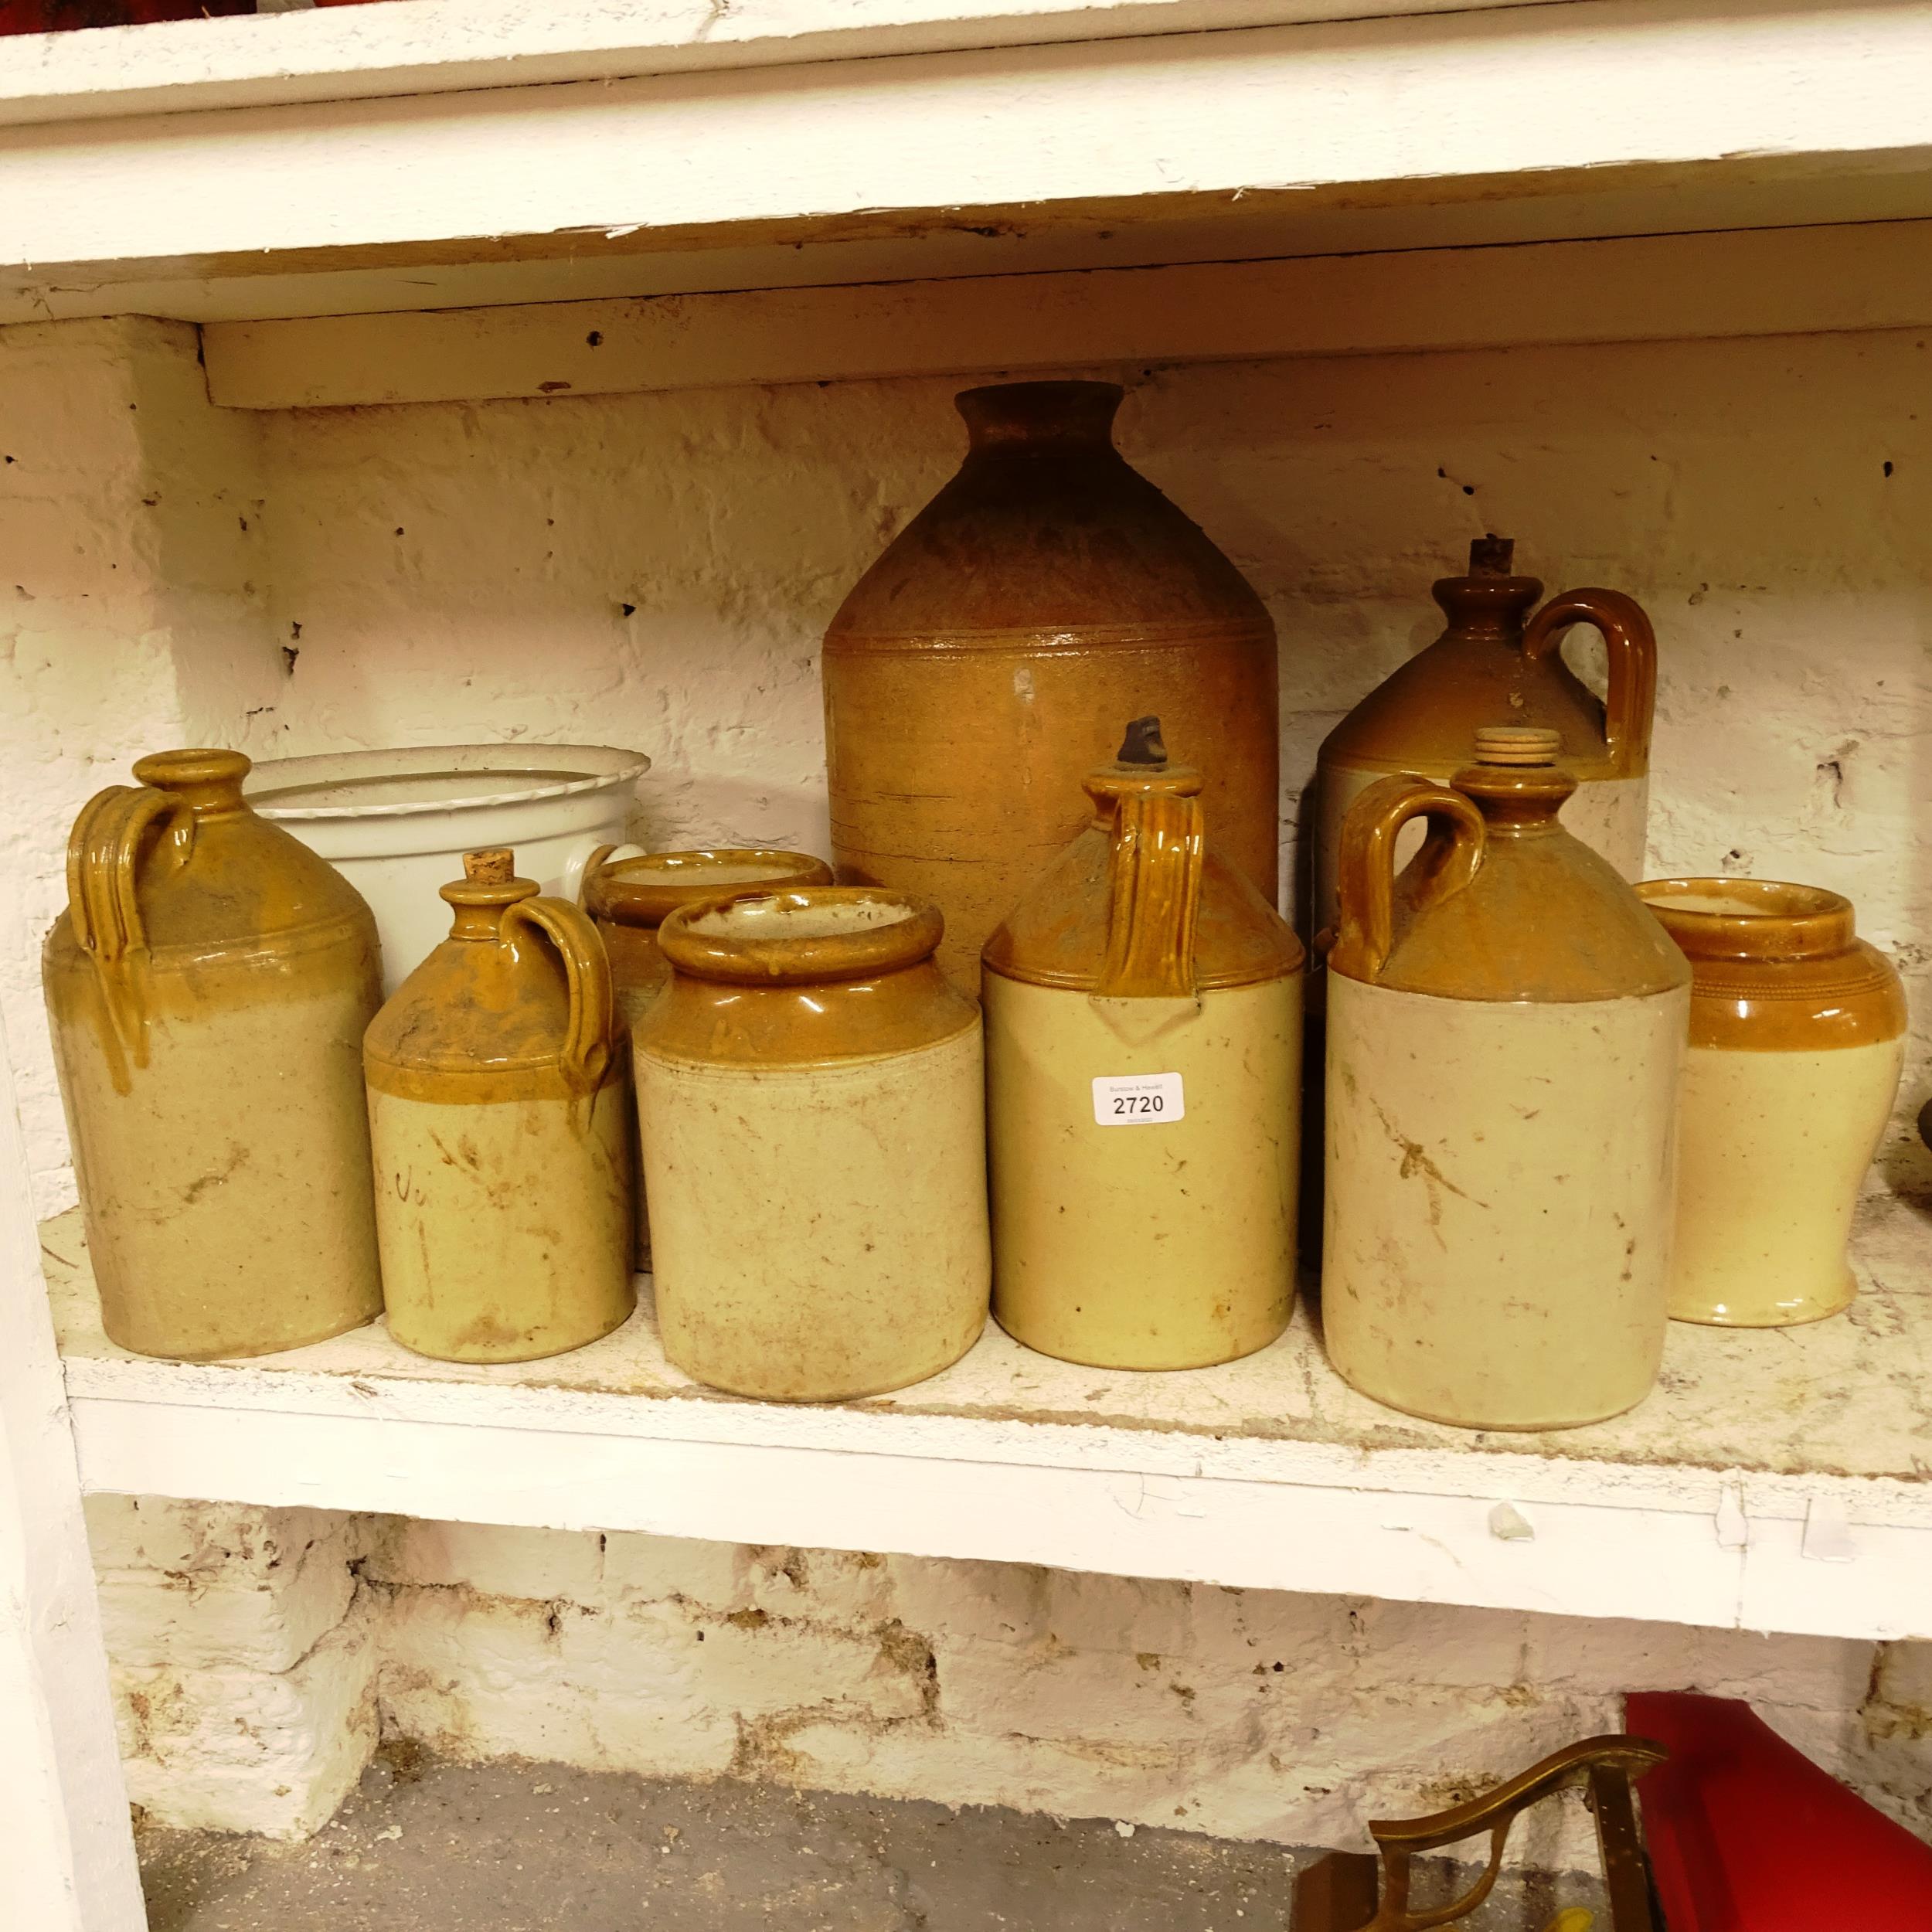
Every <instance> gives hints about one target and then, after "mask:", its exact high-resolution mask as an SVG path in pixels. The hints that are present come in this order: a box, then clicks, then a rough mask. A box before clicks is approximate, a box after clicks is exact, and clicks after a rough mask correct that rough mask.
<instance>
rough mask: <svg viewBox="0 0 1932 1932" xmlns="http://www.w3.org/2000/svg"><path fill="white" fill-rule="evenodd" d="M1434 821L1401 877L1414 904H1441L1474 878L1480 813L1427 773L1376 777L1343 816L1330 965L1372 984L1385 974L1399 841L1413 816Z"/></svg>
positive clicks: (1481, 841)
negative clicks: (1409, 882)
mask: <svg viewBox="0 0 1932 1932" xmlns="http://www.w3.org/2000/svg"><path fill="white" fill-rule="evenodd" d="M1411 818H1427V820H1428V821H1429V832H1428V836H1427V838H1424V839H1423V842H1422V849H1421V851H1420V852H1417V854H1416V855H1415V857H1414V858H1413V859H1410V862H1409V864H1408V866H1407V868H1406V871H1405V872H1404V876H1405V877H1408V876H1413V878H1414V879H1415V881H1416V886H1415V891H1414V894H1413V903H1414V905H1415V907H1416V910H1417V911H1421V910H1424V909H1425V908H1427V907H1428V906H1439V905H1440V904H1441V903H1442V902H1443V901H1444V900H1445V899H1448V898H1451V897H1452V896H1454V894H1455V893H1459V892H1461V890H1462V889H1463V888H1464V886H1467V885H1468V883H1469V882H1470V880H1471V879H1473V878H1475V876H1476V870H1477V868H1478V866H1481V863H1482V859H1483V852H1484V850H1485V846H1486V845H1487V842H1488V832H1487V831H1486V829H1485V826H1484V825H1483V822H1482V814H1481V812H1480V811H1478V810H1477V809H1476V807H1475V801H1473V800H1471V799H1470V798H1467V797H1466V796H1465V795H1464V794H1463V793H1461V792H1460V791H1456V790H1455V789H1454V787H1453V786H1450V785H1441V784H1433V783H1432V782H1431V781H1429V780H1428V779H1427V778H1411V777H1394V778H1381V779H1378V780H1377V781H1376V783H1375V784H1372V785H1371V786H1370V787H1369V788H1368V790H1367V791H1365V792H1363V793H1362V794H1361V796H1360V797H1359V798H1357V799H1356V800H1355V803H1354V804H1352V805H1351V806H1350V807H1349V811H1348V816H1347V817H1346V818H1344V819H1343V820H1342V851H1341V855H1340V861H1339V863H1338V866H1337V869H1336V874H1335V884H1336V895H1337V897H1338V900H1340V903H1341V913H1340V917H1339V918H1338V920H1337V926H1338V930H1337V933H1336V935H1335V945H1334V947H1333V948H1332V950H1331V951H1330V952H1329V954H1328V964H1329V965H1330V966H1331V967H1332V968H1333V969H1334V970H1335V971H1337V972H1339V973H1342V974H1345V975H1347V977H1348V978H1350V979H1360V980H1366V981H1368V982H1369V984H1370V985H1374V983H1375V982H1376V980H1378V979H1379V978H1380V977H1381V976H1382V969H1383V967H1384V966H1386V965H1387V964H1388V963H1389V951H1390V950H1391V948H1392V947H1393V946H1394V944H1395V884H1396V838H1397V837H1398V835H1400V832H1401V831H1402V828H1403V826H1404V825H1406V824H1408V822H1409V821H1410V819H1411Z"/></svg>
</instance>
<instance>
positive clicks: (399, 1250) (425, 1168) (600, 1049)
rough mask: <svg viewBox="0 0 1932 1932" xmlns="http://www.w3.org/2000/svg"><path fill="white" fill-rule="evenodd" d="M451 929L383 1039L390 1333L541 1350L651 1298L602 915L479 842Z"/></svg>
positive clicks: (552, 1349) (375, 1090)
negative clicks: (596, 919)
mask: <svg viewBox="0 0 1932 1932" xmlns="http://www.w3.org/2000/svg"><path fill="white" fill-rule="evenodd" d="M442 896H443V898H444V900H446V901H447V903H448V904H449V906H450V907H451V912H452V913H453V915H454V917H453V919H452V922H451V927H450V934H449V937H447V939H445V940H443V942H442V943H441V944H440V945H438V946H437V947H436V948H435V949H434V951H432V952H431V953H430V956H429V957H428V958H427V959H426V960H424V961H423V962H422V964H420V965H419V966H418V967H417V968H416V970H415V971H413V972H412V973H411V974H410V976H409V977H408V978H406V980H404V981H403V984H402V985H400V987H398V988H396V992H394V993H393V995H391V996H390V998H389V1001H388V1003H387V1004H386V1005H384V1007H383V1010H382V1012H380V1013H379V1014H378V1015H376V1019H375V1021H374V1022H373V1023H372V1025H371V1026H370V1027H369V1034H368V1037H367V1039H366V1042H365V1043H364V1047H363V1061H364V1066H365V1070H366V1075H367V1079H368V1083H369V1128H370V1134H371V1138H372V1142H373V1147H374V1154H375V1162H376V1220H377V1226H378V1228H379V1232H380V1234H381V1238H382V1253H383V1294H384V1298H385V1300H386V1304H387V1306H388V1310H389V1332H390V1333H391V1334H392V1335H394V1336H395V1337H396V1340H397V1341H399V1342H401V1343H402V1344H403V1346H404V1347H406V1348H409V1349H414V1350H415V1351H416V1352H417V1353H418V1354H419V1355H431V1356H435V1357H437V1358H439V1359H442V1360H444V1361H448V1362H527V1361H530V1360H533V1359H536V1358H538V1357H540V1356H543V1355H559V1354H561V1353H563V1352H564V1351H565V1350H566V1349H577V1348H581V1347H583V1345H585V1344H586V1343H587V1342H594V1341H596V1340H597V1338H599V1337H600V1336H601V1335H607V1334H609V1333H610V1332H611V1330H612V1329H613V1328H616V1327H617V1325H619V1324H620V1323H621V1322H622V1321H624V1318H626V1317H627V1316H628V1315H629V1314H630V1312H631V1308H632V1307H633V1306H634V1284H633V1282H632V1279H631V1259H632V1253H633V1235H632V1230H631V1212H632V1192H633V1187H634V1182H633V1178H632V1177H633V1173H634V1153H633V1149H632V1135H633V1134H634V1121H633V1119H632V1115H631V1070H630V1056H629V1053H628V1040H627V1037H626V1034H625V1030H624V1022H623V1019H622V1017H621V1015H619V1014H618V1012H617V1009H616V1005H615V1002H614V997H613V995H612V992H611V966H610V961H609V960H608V959H607V957H606V956H605V954H604V947H603V944H602V943H601V942H600V940H599V939H598V937H597V930H596V928H595V927H593V926H592V924H591V923H590V920H589V919H588V918H587V917H586V915H585V914H584V913H582V912H581V911H580V910H578V908H577V907H576V906H573V905H571V904H570V903H569V902H568V901H567V900H561V899H546V898H544V897H543V896H540V895H539V893H538V890H537V886H536V881H535V880H534V879H519V878H518V877H517V876H515V864H514V855H513V854H512V853H511V852H509V851H508V850H502V849H497V850H488V851H483V852H471V853H469V854H467V855H465V857H464V876H463V877H462V878H461V879H457V880H456V881H454V882H453V883H451V884H449V885H446V886H444V887H443V888H442Z"/></svg>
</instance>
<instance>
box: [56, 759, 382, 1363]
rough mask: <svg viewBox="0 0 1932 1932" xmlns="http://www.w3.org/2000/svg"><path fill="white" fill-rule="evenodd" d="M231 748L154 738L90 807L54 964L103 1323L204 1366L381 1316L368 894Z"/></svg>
mask: <svg viewBox="0 0 1932 1932" xmlns="http://www.w3.org/2000/svg"><path fill="white" fill-rule="evenodd" d="M248 769H249V761H248V760H247V758H245V757H243V756H242V754H241V753H240V752H238V751H226V750H185V751H163V752H157V753H154V754H152V755H151V756H150V757H145V758H143V759H141V760H139V761H138V763H137V764H136V765H135V767H134V776H135V777H137V778H138V779H139V780H140V781H141V782H140V784H138V785H137V786H132V787H129V786H121V785H116V786H113V787H110V788H109V789H108V790H107V791H103V792H100V793H98V794H96V795H95V797H94V798H91V799H90V800H89V801H88V802H87V804H86V805H85V806H84V807H83V808H82V811H81V813H80V817H79V818H77V820H76V821H74V827H73V837H72V839H71V840H70V843H69V845H68V849H67V910H66V911H65V912H64V913H62V914H61V916H60V918H59V919H58V920H56V922H55V923H54V927H53V931H52V932H51V933H50V934H49V935H48V937H47V943H46V952H45V955H44V961H43V972H44V977H45V981H46V995H47V1006H48V1011H49V1015H50V1017H51V1019H52V1021H53V1043H54V1053H55V1059H56V1065H57V1066H58V1068H59V1070H60V1091H61V1097H62V1098H63V1100H64V1101H65V1103H66V1110H67V1124H68V1130H69V1132H70V1136H71V1138H72V1140H73V1153H74V1167H75V1171H76V1174H77V1178H78V1180H79V1182H80V1200H81V1206H82V1209H83V1213H84V1214H85V1216H86V1221H87V1248H88V1253H89V1256H90V1259H91V1260H92V1262H93V1264H94V1279H95V1281H96V1282H97V1284H98V1285H99V1287H100V1308H101V1318H102V1321H103V1322H104V1325H105V1326H106V1328H107V1334H108V1335H109V1337H110V1338H111V1339H112V1340H114V1341H115V1342H118V1343H120V1345H121V1346H122V1347H123V1348H125V1349H133V1350H134V1351H135V1352H137V1353H138V1354H141V1355H168V1356H173V1357H176V1358H179V1359H182V1360H186V1361H206V1360H210V1359H215V1358H217V1357H220V1356H223V1355H261V1354H264V1353H267V1352H270V1351H271V1350H274V1349H292V1348H295V1347H297V1346H298V1345H301V1344H302V1343H304V1342H319V1341H321V1340H322V1339H323V1338H325V1337H326V1336H328V1335H339V1334H341V1333H342V1332H343V1330H345V1329H347V1328H357V1327H359V1326H360V1325H362V1323H363V1322H366V1321H372V1320H373V1319H374V1318H375V1317H376V1315H378V1314H379V1312H380V1311H381V1308H382V1295H381V1290H380V1287H379V1282H378V1277H377V1273H376V1223H375V1210H374V1206H373V1202H372V1199H371V1195H370V1187H369V1127H368V1123H367V1121H366V1117H365V1116H364V1114H363V1111H362V1060H361V1047H362V1029H363V1028H364V1027H365V1026H367V1025H368V1024H369V1019H370V1016H371V1015H372V1014H373V1013H374V1012H375V1011H376V1005H377V1003H378V1002H379V1000H380V998H381V996H382V995H381V991H380V984H381V981H380V967H379V961H378V955H377V947H376V922H375V920H374V919H373V918H372V917H371V915H370V913H369V908H368V906H366V905H365V904H364V903H362V900H361V898H360V897H359V896H358V895H357V893H356V892H355V889H354V888H353V887H352V886H350V885H349V884H348V883H347V882H346V881H345V880H344V879H342V877H341V876H339V875H338V873H337V872H335V870H334V869H333V868H332V867H331V866H328V865H327V864H325V862H323V861H322V860H321V859H318V858H317V857H316V856H315V855H314V853H312V852H309V851H308V849H306V848H305V847H304V846H303V845H301V844H300V843H299V842H298V841H297V840H295V839H294V838H291V837H290V836H289V835H288V834H287V832H282V831H281V830H279V829H278V828H276V827H275V826H274V825H269V824H267V823H266V822H265V821H263V820H262V819H260V818H257V817H256V815H254V813H253V811H250V809H249V808H248V806H247V804H246V803H245V802H244V801H243V798H242V791H241V785H242V780H243V777H245V776H246V775H247V771H248Z"/></svg>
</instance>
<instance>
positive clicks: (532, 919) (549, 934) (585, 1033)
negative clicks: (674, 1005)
mask: <svg viewBox="0 0 1932 1932" xmlns="http://www.w3.org/2000/svg"><path fill="white" fill-rule="evenodd" d="M525 927H530V928H532V929H533V930H536V931H537V932H539V933H541V934H543V937H545V938H546V939H547V940H549V942H550V944H552V945H553V947H556V952H557V956H558V957H559V958H560V959H561V960H562V961H563V975H564V978H565V980H566V982H567V983H568V985H569V987H570V1025H569V1030H568V1031H567V1032H566V1034H565V1036H564V1041H563V1052H562V1053H561V1054H560V1056H559V1063H560V1066H561V1067H562V1069H563V1078H564V1081H565V1083H566V1085H568V1086H569V1087H570V1089H571V1090H572V1091H573V1092H574V1093H577V1094H591V1093H594V1092H595V1091H596V1090H597V1088H598V1087H600V1086H601V1085H602V1084H603V1082H604V1074H605V1073H607V1071H608V1070H609V1068H610V1065H611V1034H612V1032H613V1030H614V1026H615V1024H616V1010H617V1009H616V1002H615V998H614V995H613V994H612V992H611V961H610V957H609V955H608V954H606V953H605V951H604V941H603V940H601V939H600V938H599V937H597V928H596V927H594V925H592V924H591V923H590V919H589V917H588V916H587V915H586V914H585V913H582V912H580V911H579V910H578V909H577V907H576V906H573V905H572V904H571V903H570V901H569V900H567V899H519V900H517V902H516V903H515V904H514V905H512V906H509V908H507V909H506V910H505V913H504V914H503V927H502V933H503V940H502V943H503V944H505V945H509V944H512V943H513V942H514V941H515V939H516V938H517V937H518V935H519V934H520V933H522V930H524V928H525Z"/></svg>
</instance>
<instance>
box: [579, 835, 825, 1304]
mask: <svg viewBox="0 0 1932 1932" xmlns="http://www.w3.org/2000/svg"><path fill="white" fill-rule="evenodd" d="M620 850H621V849H620ZM831 883H832V868H831V867H830V866H828V865H827V864H826V863H825V861H824V860H823V859H814V858H813V857H812V856H811V855H810V854H809V853H808V852H783V851H781V850H778V849H776V848H775V847H771V846H743V845H736V846H722V847H718V848H716V849H710V850H706V851H698V852H637V853H634V854H625V855H614V854H613V853H612V852H611V849H608V848H605V849H600V850H599V851H597V852H594V854H592V855H591V859H590V865H589V866H587V868H586V869H585V871H584V875H583V909H584V910H585V911H586V912H587V913H589V914H590V917H591V918H592V920H594V921H595V922H596V925H597V937H599V938H600V939H601V940H603V941H604V951H605V952H607V954H609V955H610V957H611V985H612V986H613V988H614V989H615V991H616V994H617V1010H618V1012H620V1013H621V1014H622V1015H623V1016H624V1024H625V1026H628V1027H629V1028H631V1029H633V1031H634V1030H635V1029H636V1026H637V1024H638V1021H639V1020H641V1019H643V1017H644V1016H645V1014H646V1013H647V1012H649V1010H650V1008H651V1002H652V1001H653V1000H655V998H657V996H658V994H660V993H661V992H663V991H664V989H665V987H666V986H667V985H668V984H669V983H670V979H671V968H669V967H668V966H667V965H666V964H665V959H664V952H663V950H662V947H659V945H658V927H660V926H662V924H663V923H664V922H665V920H666V919H668V917H670V916H671V914H672V913H674V912H675V911H676V910H678V908H679V906H689V905H692V904H695V903H696V902H697V901H698V900H700V899H715V898H716V897H717V896H719V894H720V893H730V892H748V891H750V890H751V889H753V887H754V886H764V887H767V888H770V887H773V886H829V885H830V884H831ZM637 1185H638V1255H637V1259H638V1267H640V1268H648V1267H650V1265H651V1221H650V1216H649V1213H648V1210H647V1209H646V1207H645V1192H644V1167H643V1153H642V1148H641V1144H640V1148H639V1153H638V1175H637Z"/></svg>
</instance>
